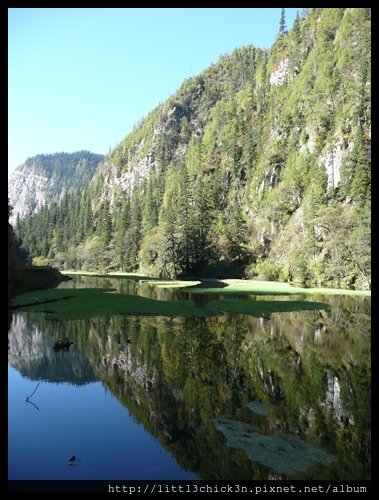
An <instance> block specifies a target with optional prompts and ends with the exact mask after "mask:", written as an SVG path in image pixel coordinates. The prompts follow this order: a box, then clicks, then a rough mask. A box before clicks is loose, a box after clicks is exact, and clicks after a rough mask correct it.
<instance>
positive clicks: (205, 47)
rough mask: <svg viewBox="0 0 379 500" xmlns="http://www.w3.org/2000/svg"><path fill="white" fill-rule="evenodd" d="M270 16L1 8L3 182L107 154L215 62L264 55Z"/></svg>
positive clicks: (275, 20)
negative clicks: (19, 170) (27, 164)
mask: <svg viewBox="0 0 379 500" xmlns="http://www.w3.org/2000/svg"><path fill="white" fill-rule="evenodd" d="M297 10H299V11H300V10H301V9H300V8H299V9H295V8H291V9H286V21H287V27H288V28H290V27H291V26H292V23H293V21H294V19H295V16H296V11H297ZM280 11H281V9H280V8H267V9H263V8H256V9H254V8H250V9H243V8H235V9H232V8H225V9H224V8H209V9H199V8H192V9H187V8H177V9H174V8H141V9H131V8H125V9H105V8H100V9H79V8H74V9H58V8H51V9H45V8H41V9H40V8H30V9H21V8H12V9H9V10H8V37H9V38H8V42H9V43H8V81H9V95H8V102H9V104H8V150H9V151H8V173H11V172H12V171H13V170H14V168H16V167H17V166H19V165H21V164H22V163H23V162H24V161H25V160H26V158H27V157H30V156H34V155H36V154H39V153H55V152H60V151H65V152H74V151H78V150H82V149H87V150H90V151H92V152H94V153H103V154H105V153H107V152H108V151H109V149H110V148H113V147H114V146H116V145H117V144H118V143H119V142H120V141H121V140H122V139H123V138H124V137H125V136H126V135H127V134H128V133H129V132H131V131H132V129H133V125H134V124H136V123H137V122H138V120H140V119H141V118H142V117H144V116H146V115H147V114H148V113H149V111H151V110H152V109H153V108H154V107H155V106H156V105H158V104H159V103H160V102H163V101H164V100H166V99H167V98H168V97H169V96H170V95H172V94H173V93H174V92H175V91H176V90H177V88H178V87H179V86H180V85H181V83H182V82H183V80H184V79H186V78H188V77H190V76H194V75H197V74H198V73H200V72H201V71H203V70H204V69H205V68H207V67H208V66H209V65H210V64H212V63H214V62H216V61H217V60H218V59H219V57H220V55H221V54H225V53H230V52H232V51H233V50H234V49H235V48H237V47H242V46H244V45H247V44H253V45H255V46H256V47H262V48H263V47H266V48H268V47H270V46H271V45H272V43H273V42H274V40H275V37H276V34H277V32H278V27H279V18H280Z"/></svg>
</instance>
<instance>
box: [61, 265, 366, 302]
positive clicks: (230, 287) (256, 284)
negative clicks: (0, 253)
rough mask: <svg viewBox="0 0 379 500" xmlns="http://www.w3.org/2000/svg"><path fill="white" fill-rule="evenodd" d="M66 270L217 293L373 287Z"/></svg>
mask: <svg viewBox="0 0 379 500" xmlns="http://www.w3.org/2000/svg"><path fill="white" fill-rule="evenodd" d="M63 273H64V274H68V275H70V274H73V275H83V276H94V277H101V278H112V277H113V278H125V279H135V280H141V281H146V282H148V283H151V284H153V285H155V286H158V287H161V288H181V289H182V291H183V292H188V293H203V294H204V293H206V294H208V293H209V294H216V295H228V294H237V295H361V296H371V291H369V290H347V289H343V288H303V287H299V286H293V285H290V284H289V283H283V282H280V281H258V280H240V279H219V280H216V279H214V280H211V279H209V280H196V279H193V280H192V281H190V280H168V279H161V278H151V277H148V276H145V275H143V274H138V273H123V272H112V273H109V274H101V273H95V272H84V271H63Z"/></svg>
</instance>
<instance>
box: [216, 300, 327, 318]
mask: <svg viewBox="0 0 379 500" xmlns="http://www.w3.org/2000/svg"><path fill="white" fill-rule="evenodd" d="M208 307H210V308H211V309H216V310H220V311H223V312H233V313H242V314H250V315H251V316H258V317H260V316H265V317H269V316H270V315H271V314H272V313H275V312H293V311H308V310H316V309H317V310H319V309H328V308H329V307H330V306H329V305H328V304H323V303H322V302H307V301H299V300H277V301H275V300H258V301H255V300H213V301H211V302H210V303H209V304H208Z"/></svg>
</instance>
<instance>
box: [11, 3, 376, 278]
mask: <svg viewBox="0 0 379 500" xmlns="http://www.w3.org/2000/svg"><path fill="white" fill-rule="evenodd" d="M306 11H308V12H305V13H304V14H302V15H301V16H298V17H297V19H296V21H295V23H294V26H293V28H292V29H291V30H290V31H289V32H288V33H287V32H285V31H282V30H281V32H280V33H279V34H278V37H277V40H276V42H275V43H274V45H273V47H272V48H271V49H270V50H261V49H257V48H254V47H252V46H247V47H244V48H240V49H237V50H235V51H234V52H233V53H232V54H230V55H224V56H222V57H221V58H220V60H219V61H218V62H217V63H216V64H213V65H212V66H210V67H209V68H208V69H207V70H205V71H204V72H203V73H201V74H200V75H198V76H196V77H194V78H190V79H188V80H186V81H185V82H184V83H183V85H182V86H181V87H180V88H179V90H178V91H177V92H176V93H175V94H174V95H173V96H172V97H170V98H169V99H168V100H167V101H166V102H164V103H162V104H161V105H159V106H158V107H157V108H155V109H154V110H153V111H152V112H151V113H150V114H149V115H148V116H147V117H146V118H145V119H143V120H141V122H140V123H139V124H137V125H136V127H135V129H134V131H133V132H132V133H131V134H129V135H128V136H127V137H126V138H125V139H124V140H123V141H122V142H121V143H120V144H119V145H118V146H116V148H115V149H114V150H113V151H111V152H110V153H109V154H108V155H107V156H106V157H105V158H104V160H103V161H102V162H101V163H100V165H99V166H98V168H97V169H96V172H95V174H94V176H93V179H92V180H91V182H90V184H89V185H88V187H87V188H86V189H84V190H83V191H82V192H81V193H79V194H70V195H68V194H67V195H65V196H64V197H63V199H62V200H61V202H60V204H55V205H54V206H52V207H51V209H49V210H42V211H40V212H39V213H38V214H37V215H36V216H34V217H29V218H27V219H26V220H25V222H24V223H23V224H21V225H20V226H19V227H17V228H16V234H17V237H18V238H19V239H20V241H22V243H23V245H24V247H25V248H26V249H28V251H30V252H31V254H32V255H33V256H37V257H38V256H42V257H47V258H48V259H49V260H50V262H51V263H53V264H55V265H58V266H60V267H64V268H66V269H67V268H71V269H72V268H82V269H87V270H90V269H93V270H95V269H96V270H97V269H103V270H108V269H122V270H130V271H131V270H137V269H139V270H140V271H143V272H146V273H150V274H151V275H155V276H168V277H174V276H209V277H241V276H246V277H258V278H263V279H274V280H275V279H279V280H284V281H287V280H288V281H291V282H292V281H293V282H300V283H305V284H309V285H326V286H339V287H342V288H344V287H346V288H347V287H351V288H354V287H356V288H369V287H370V286H371V277H370V234H371V232H370V231H371V229H370V227H371V226H370V200H371V177H370V164H371V160H370V148H371V105H370V98H371V86H370V83H371V82H370V77H371V41H370V33H371V10H370V9H367V8H346V9H345V8H327V9H321V8H315V9H306Z"/></svg>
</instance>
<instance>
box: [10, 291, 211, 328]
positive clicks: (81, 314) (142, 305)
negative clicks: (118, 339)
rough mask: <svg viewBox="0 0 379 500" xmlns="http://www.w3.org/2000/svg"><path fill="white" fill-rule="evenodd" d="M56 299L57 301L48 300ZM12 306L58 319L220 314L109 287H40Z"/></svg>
mask: <svg viewBox="0 0 379 500" xmlns="http://www.w3.org/2000/svg"><path fill="white" fill-rule="evenodd" d="M46 301H54V302H46ZM12 306H14V307H17V309H18V310H21V311H36V312H38V311H40V312H45V313H49V315H48V317H49V318H50V319H54V320H68V319H83V318H93V317H95V316H111V315H112V316H113V315H128V316H217V314H219V312H217V311H214V310H210V309H204V308H200V307H196V306H195V304H194V303H193V302H192V301H179V300H178V301H165V300H154V299H148V298H146V297H139V296H137V295H126V294H120V293H114V292H113V291H112V289H109V288H108V289H106V288H81V289H70V288H65V289H63V288H62V289H54V290H36V291H34V292H29V293H24V294H22V295H18V296H17V297H15V299H14V300H13V302H12Z"/></svg>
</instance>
